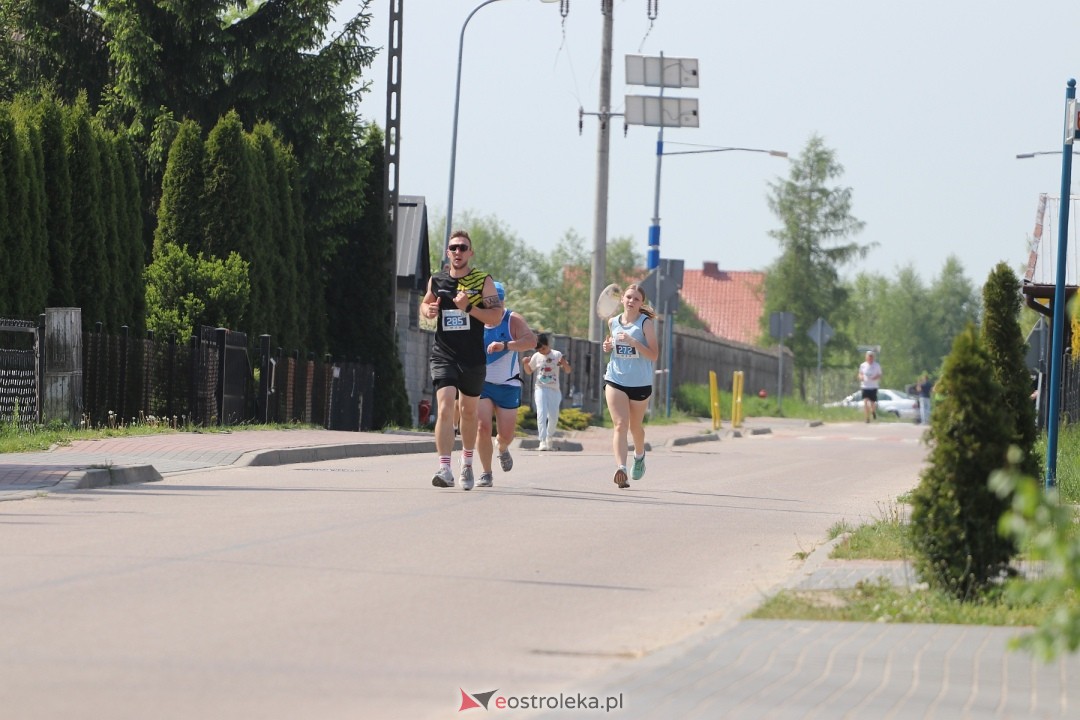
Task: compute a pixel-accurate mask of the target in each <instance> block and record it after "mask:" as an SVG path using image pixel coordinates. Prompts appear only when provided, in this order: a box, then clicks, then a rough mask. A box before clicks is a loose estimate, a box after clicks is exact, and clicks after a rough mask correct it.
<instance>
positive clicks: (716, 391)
mask: <svg viewBox="0 0 1080 720" xmlns="http://www.w3.org/2000/svg"><path fill="white" fill-rule="evenodd" d="M709 410H710V411H711V413H712V429H713V430H719V429H720V388H719V387H717V385H716V371H715V370H710V371H709Z"/></svg>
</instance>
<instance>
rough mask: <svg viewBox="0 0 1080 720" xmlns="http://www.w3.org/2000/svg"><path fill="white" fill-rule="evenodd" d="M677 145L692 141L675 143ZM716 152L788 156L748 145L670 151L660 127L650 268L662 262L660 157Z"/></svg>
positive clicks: (650, 240)
mask: <svg viewBox="0 0 1080 720" xmlns="http://www.w3.org/2000/svg"><path fill="white" fill-rule="evenodd" d="M673 144H675V145H679V144H686V145H691V143H673ZM716 152H752V153H765V154H767V155H771V156H773V157H778V158H786V157H787V156H788V154H787V153H786V152H784V151H783V150H763V149H760V148H747V147H699V148H698V149H696V150H675V151H668V150H665V149H664V128H663V126H661V127H660V135H659V137H658V138H657V140H656V188H655V191H654V192H653V218H652V225H650V226H649V255H648V269H649V270H652V269H654V268H655V267H656V266H657V265H659V263H660V158H662V157H663V156H664V155H697V154H699V153H716Z"/></svg>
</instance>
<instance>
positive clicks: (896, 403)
mask: <svg viewBox="0 0 1080 720" xmlns="http://www.w3.org/2000/svg"><path fill="white" fill-rule="evenodd" d="M877 397H878V403H877V409H878V413H879V414H885V413H889V414H892V415H895V416H896V417H898V418H900V419H901V420H912V421H914V420H915V419H916V418H918V417H919V399H918V398H916V397H912V396H911V395H908V394H907V393H906V392H904V391H902V390H890V389H888V388H881V389H879V390H878V391H877ZM862 406H863V402H862V390H856V391H855V392H853V393H851V394H850V395H848V396H847V397H846V398H844V399H843V400H840V401H839V402H831V403H825V407H849V408H858V409H861V408H862Z"/></svg>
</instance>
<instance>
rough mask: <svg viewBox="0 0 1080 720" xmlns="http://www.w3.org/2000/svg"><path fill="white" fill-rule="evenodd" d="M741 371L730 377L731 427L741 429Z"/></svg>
mask: <svg viewBox="0 0 1080 720" xmlns="http://www.w3.org/2000/svg"><path fill="white" fill-rule="evenodd" d="M742 394H743V371H742V370H736V371H735V372H734V373H732V376H731V427H733V428H737V427H742V420H743V415H742V413H743V407H742Z"/></svg>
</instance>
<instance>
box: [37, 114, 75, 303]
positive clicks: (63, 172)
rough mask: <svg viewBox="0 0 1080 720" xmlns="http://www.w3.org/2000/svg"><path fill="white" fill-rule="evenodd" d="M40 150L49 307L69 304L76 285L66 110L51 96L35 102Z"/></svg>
mask: <svg viewBox="0 0 1080 720" xmlns="http://www.w3.org/2000/svg"><path fill="white" fill-rule="evenodd" d="M37 112H38V123H39V125H40V127H41V137H42V143H41V149H42V154H43V155H44V163H45V166H44V172H45V179H44V182H45V207H46V209H45V228H46V234H47V237H48V243H49V278H50V280H49V292H48V297H47V300H46V303H47V304H48V306H49V307H72V306H74V304H75V288H74V286H73V285H72V277H71V272H72V268H71V263H72V260H73V250H72V217H71V171H70V169H69V167H68V150H67V138H66V134H65V132H64V114H65V112H66V111H65V110H64V109H63V108H62V107H61V105H60V103H59V102H58V101H57V100H56V99H54V98H51V97H49V98H45V99H43V100H42V101H41V103H40V104H39V105H38V109H37Z"/></svg>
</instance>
